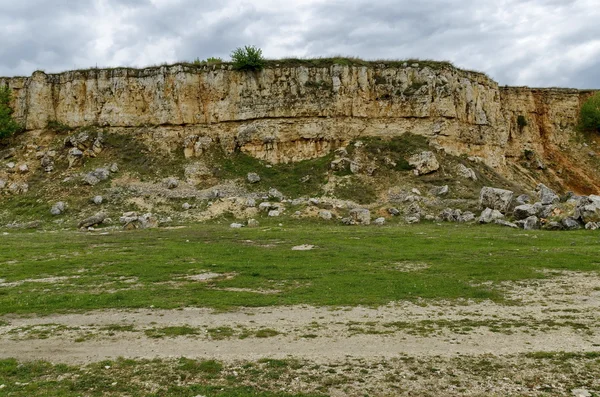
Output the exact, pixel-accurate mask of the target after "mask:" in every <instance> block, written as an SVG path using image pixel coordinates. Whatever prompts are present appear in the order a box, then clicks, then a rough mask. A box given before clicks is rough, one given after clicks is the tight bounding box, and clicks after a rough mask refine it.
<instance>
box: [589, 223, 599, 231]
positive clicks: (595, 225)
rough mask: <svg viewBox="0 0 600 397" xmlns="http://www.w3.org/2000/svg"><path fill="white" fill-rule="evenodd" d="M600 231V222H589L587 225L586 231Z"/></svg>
mask: <svg viewBox="0 0 600 397" xmlns="http://www.w3.org/2000/svg"><path fill="white" fill-rule="evenodd" d="M598 229H600V223H599V222H588V223H586V224H585V230H598Z"/></svg>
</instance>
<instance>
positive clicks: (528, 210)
mask: <svg viewBox="0 0 600 397" xmlns="http://www.w3.org/2000/svg"><path fill="white" fill-rule="evenodd" d="M538 212H539V209H538V208H536V207H535V206H533V205H531V204H522V205H519V206H517V207H515V209H514V210H513V216H514V217H515V219H517V220H521V219H526V218H529V217H530V216H534V215H537V214H538Z"/></svg>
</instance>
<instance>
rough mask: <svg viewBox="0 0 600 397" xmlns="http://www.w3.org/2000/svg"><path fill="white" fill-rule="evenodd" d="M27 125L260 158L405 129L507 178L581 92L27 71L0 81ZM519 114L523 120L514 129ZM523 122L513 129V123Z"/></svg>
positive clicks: (448, 70)
mask: <svg viewBox="0 0 600 397" xmlns="http://www.w3.org/2000/svg"><path fill="white" fill-rule="evenodd" d="M0 84H8V86H9V87H10V88H11V89H12V90H13V93H14V97H15V98H14V109H15V116H16V118H18V119H19V120H21V121H22V122H23V123H24V124H25V125H26V128H27V129H29V130H35V129H43V128H45V127H46V125H47V123H48V121H51V120H52V121H58V122H60V123H64V124H68V125H69V126H72V127H76V126H86V125H90V124H96V125H100V126H105V127H115V128H116V127H140V126H162V127H161V128H163V130H164V131H163V135H164V137H165V139H167V140H169V139H170V140H179V141H180V144H181V145H182V146H183V147H184V150H185V153H186V156H196V155H201V154H202V152H203V150H205V149H206V147H207V146H208V145H209V144H210V143H211V142H219V143H220V144H221V145H223V147H225V148H226V149H227V150H233V149H234V148H236V147H237V148H240V149H241V150H243V151H245V152H247V153H250V154H252V155H253V156H255V157H258V158H260V159H264V160H268V161H270V162H288V161H298V160H302V159H307V158H314V157H318V156H322V155H324V154H326V153H328V152H329V151H331V150H332V149H334V148H336V147H338V146H341V145H345V144H347V143H348V142H349V141H351V140H353V139H356V138H358V137H362V136H394V135H399V134H403V133H406V132H411V133H413V134H419V135H424V136H427V137H428V138H430V140H431V142H432V143H433V144H434V145H435V144H437V145H439V146H441V147H442V148H444V149H445V150H446V151H447V152H449V153H452V154H467V155H469V156H478V157H481V158H482V159H483V161H484V162H485V163H487V164H488V165H490V166H492V167H495V168H496V169H498V170H499V171H500V172H503V173H505V174H506V175H509V174H510V172H511V171H510V168H511V166H512V165H513V163H514V162H512V161H511V159H515V158H519V157H520V156H522V155H523V152H524V151H525V150H528V151H531V152H535V153H536V154H538V155H539V156H540V157H541V158H545V157H547V156H548V155H549V154H551V153H555V152H557V151H560V149H561V148H562V147H563V146H565V145H568V144H569V141H570V140H571V139H572V138H573V137H574V135H575V125H576V123H577V116H578V112H579V107H580V105H581V103H582V102H583V100H585V98H586V97H587V96H588V95H590V92H589V91H579V90H568V89H530V88H517V87H504V88H501V87H499V86H498V84H497V83H496V82H494V81H493V80H491V79H489V78H488V77H486V76H484V75H482V74H479V73H475V72H467V71H462V70H459V69H456V68H453V67H449V66H445V65H443V64H440V66H439V67H431V66H424V65H419V64H406V65H404V66H403V67H386V66H385V65H373V66H369V67H367V66H340V65H332V66H330V67H324V68H307V67H273V68H268V69H265V70H264V71H262V72H239V71H232V70H229V69H228V68H226V67H216V68H207V67H204V68H197V67H193V66H187V65H175V66H170V67H167V66H165V67H160V68H152V69H143V70H132V69H113V70H90V71H76V72H65V73H61V74H55V75H47V74H44V73H42V72H36V73H34V74H33V76H31V77H28V78H11V79H0ZM519 116H523V117H524V120H525V121H526V125H525V126H523V125H521V126H519V124H518V122H517V119H518V118H519ZM521 124H523V123H521Z"/></svg>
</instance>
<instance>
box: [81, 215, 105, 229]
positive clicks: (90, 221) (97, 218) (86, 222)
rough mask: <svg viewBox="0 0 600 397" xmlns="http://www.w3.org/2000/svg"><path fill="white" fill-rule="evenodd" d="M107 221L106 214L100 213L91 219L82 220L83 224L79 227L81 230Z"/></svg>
mask: <svg viewBox="0 0 600 397" xmlns="http://www.w3.org/2000/svg"><path fill="white" fill-rule="evenodd" d="M105 219H106V214H105V213H103V212H98V213H97V214H96V215H94V216H90V217H89V218H86V219H84V220H82V221H81V222H79V224H78V227H79V228H88V227H93V226H96V225H99V224H101V223H103V222H104V220H105Z"/></svg>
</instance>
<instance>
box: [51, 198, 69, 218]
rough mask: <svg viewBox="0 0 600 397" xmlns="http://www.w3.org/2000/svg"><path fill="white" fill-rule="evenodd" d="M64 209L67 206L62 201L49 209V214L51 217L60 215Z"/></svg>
mask: <svg viewBox="0 0 600 397" xmlns="http://www.w3.org/2000/svg"><path fill="white" fill-rule="evenodd" d="M66 209H67V205H66V204H65V203H64V202H63V201H59V202H58V203H56V204H54V205H53V206H52V208H51V209H50V213H51V214H52V215H60V214H62V213H63V212H65V210H66Z"/></svg>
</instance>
